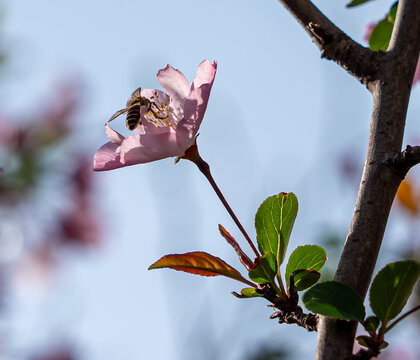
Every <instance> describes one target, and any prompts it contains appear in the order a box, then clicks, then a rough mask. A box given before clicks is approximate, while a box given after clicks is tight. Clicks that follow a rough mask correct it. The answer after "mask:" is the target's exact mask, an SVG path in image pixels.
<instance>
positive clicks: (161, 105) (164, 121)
mask: <svg viewBox="0 0 420 360" xmlns="http://www.w3.org/2000/svg"><path fill="white" fill-rule="evenodd" d="M162 94H163V96H159V93H158V92H157V91H155V92H154V95H152V96H151V97H150V98H149V99H147V102H148V104H147V109H148V111H147V113H146V114H145V117H146V118H147V120H149V121H151V122H152V123H153V124H154V125H155V126H156V127H164V126H170V127H171V128H172V129H174V130H176V129H175V126H174V125H173V124H172V123H171V122H170V121H169V119H168V117H169V116H168V110H169V103H170V101H171V98H170V97H169V95H168V94H166V93H162Z"/></svg>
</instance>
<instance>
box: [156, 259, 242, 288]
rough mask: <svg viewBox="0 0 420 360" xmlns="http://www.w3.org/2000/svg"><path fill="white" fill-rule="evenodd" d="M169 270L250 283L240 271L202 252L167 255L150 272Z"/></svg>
mask: <svg viewBox="0 0 420 360" xmlns="http://www.w3.org/2000/svg"><path fill="white" fill-rule="evenodd" d="M161 268H169V269H173V270H178V271H185V272H187V273H190V274H196V275H201V276H218V275H223V276H227V277H229V278H231V279H234V280H238V281H241V282H244V283H245V284H249V282H248V281H247V280H246V279H244V278H243V277H242V275H241V274H240V273H239V271H238V270H236V269H234V268H233V267H232V266H230V265H229V264H227V263H225V262H224V261H223V260H222V259H220V258H218V257H215V256H213V255H210V254H207V253H205V252H201V251H194V252H190V253H186V254H171V255H165V256H163V257H162V258H160V259H159V260H158V261H156V262H155V263H154V264H152V265H151V266H150V267H149V270H152V269H161Z"/></svg>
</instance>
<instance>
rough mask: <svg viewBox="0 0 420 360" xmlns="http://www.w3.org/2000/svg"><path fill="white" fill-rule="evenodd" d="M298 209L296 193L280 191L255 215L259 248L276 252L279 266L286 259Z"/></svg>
mask: <svg viewBox="0 0 420 360" xmlns="http://www.w3.org/2000/svg"><path fill="white" fill-rule="evenodd" d="M297 211H298V201H297V198H296V196H295V194H293V193H280V194H278V195H275V196H270V197H269V198H267V199H266V200H265V201H264V202H263V203H262V204H261V205H260V207H259V208H258V211H257V214H256V215H255V228H256V230H257V241H258V248H259V250H260V252H261V254H265V253H272V254H274V256H275V258H276V260H277V266H280V265H281V263H282V262H283V260H284V256H285V253H286V250H287V245H288V243H289V237H290V233H291V232H292V228H293V224H294V222H295V219H296V215H297Z"/></svg>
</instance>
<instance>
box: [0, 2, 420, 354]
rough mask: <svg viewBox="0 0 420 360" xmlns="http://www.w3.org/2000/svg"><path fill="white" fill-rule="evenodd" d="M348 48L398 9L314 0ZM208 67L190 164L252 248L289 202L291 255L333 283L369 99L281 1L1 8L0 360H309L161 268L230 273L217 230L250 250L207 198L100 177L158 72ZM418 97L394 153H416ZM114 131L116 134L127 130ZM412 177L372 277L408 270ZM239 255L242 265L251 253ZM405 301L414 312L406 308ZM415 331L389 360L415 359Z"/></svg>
mask: <svg viewBox="0 0 420 360" xmlns="http://www.w3.org/2000/svg"><path fill="white" fill-rule="evenodd" d="M315 3H316V5H317V6H319V7H320V8H321V9H322V10H323V11H324V12H325V13H326V14H327V15H328V16H329V17H330V18H331V19H332V20H333V21H334V22H336V23H337V24H338V25H339V26H340V27H341V28H342V29H343V30H344V31H345V32H347V33H348V34H349V35H350V36H351V37H352V38H353V39H355V40H356V41H359V42H361V43H362V44H366V40H365V39H364V36H365V32H366V27H367V25H368V24H371V23H374V22H377V21H378V20H380V19H381V18H382V17H383V16H384V14H385V13H386V12H387V11H388V10H389V8H390V6H391V5H392V3H393V2H392V1H385V0H381V1H377V2H373V3H369V4H367V5H365V6H362V7H360V8H355V9H346V8H345V4H346V2H345V1H328V0H321V1H315ZM204 59H210V60H211V61H213V60H217V61H218V70H217V74H216V79H215V83H214V86H213V90H212V94H211V97H210V102H209V105H208V109H207V113H206V115H205V118H204V121H203V124H202V126H201V130H200V133H201V134H200V137H199V139H198V143H199V147H200V153H201V155H202V157H203V158H204V159H205V160H206V161H207V162H209V164H210V165H211V167H212V172H213V176H214V178H215V179H216V181H217V182H218V184H219V186H220V188H221V189H222V191H223V192H224V194H225V196H226V198H227V199H228V201H229V203H230V204H231V206H232V208H233V209H234V210H235V211H236V214H237V216H238V217H239V219H240V220H241V221H242V223H243V225H244V227H245V228H246V229H247V231H248V233H249V234H250V235H252V237H255V231H254V227H253V221H254V215H255V212H256V210H257V208H258V206H259V204H260V203H261V202H262V201H263V200H264V199H265V198H267V197H268V196H270V195H274V194H277V193H279V192H282V191H285V192H290V191H293V192H294V193H295V194H296V195H297V197H298V199H299V206H300V209H299V214H298V218H297V220H296V223H295V227H294V230H293V234H292V237H291V241H290V245H289V251H288V254H290V252H291V251H292V250H293V249H294V248H295V247H297V246H298V245H302V244H319V245H322V246H324V247H326V249H327V252H328V257H329V260H328V262H327V269H326V271H325V274H324V275H323V276H324V279H326V278H328V277H332V276H333V271H334V269H335V266H336V263H337V260H338V256H339V253H340V252H341V249H342V246H343V242H344V239H345V235H346V231H347V227H348V225H349V223H350V220H351V215H352V211H353V207H354V203H355V199H356V192H357V187H358V182H359V180H360V175H361V171H362V166H363V158H364V153H365V148H366V144H367V138H368V130H369V121H370V111H371V106H372V101H371V97H370V94H369V93H368V91H367V90H366V89H365V88H364V87H363V86H361V85H360V84H359V83H358V82H357V81H356V80H355V79H354V78H352V77H351V76H349V75H348V74H346V73H345V72H344V71H343V70H342V69H340V68H339V67H338V66H337V65H335V64H333V63H332V62H329V61H325V60H322V59H320V54H319V51H318V49H317V48H316V47H315V46H314V45H313V44H312V42H311V41H310V39H309V37H308V36H307V35H306V34H305V32H304V31H303V30H302V29H301V28H300V26H299V25H298V24H297V23H296V22H295V20H294V19H293V18H292V17H291V16H290V15H289V14H288V13H287V12H286V10H285V9H284V8H283V7H282V6H281V5H280V4H279V3H278V2H277V1H275V0H271V1H264V2H257V1H250V0H243V1H238V0H232V1H229V2H226V1H221V0H214V1H211V2H204V1H196V2H191V1H186V0H180V1H177V2H173V1H168V0H162V1H160V2H151V1H144V0H137V1H136V0H119V1H114V0H109V1H106V2H105V1H96V0H91V1H89V2H86V1H81V0H75V1H71V2H69V1H67V2H64V1H51V0H50V1H48V0H39V1H36V2H32V1H26V0H3V1H0V61H1V62H0V168H1V175H0V176H1V178H0V358H1V359H7V360H9V359H10V360H12V359H13V360H14V359H16V360H21V359H28V360H86V359H89V360H99V359H100V360H111V359H157V360H159V359H174V360H189V359H199V360H213V359H227V360H239V359H248V360H257V359H260V360H262V359H268V360H270V359H271V360H275V359H310V358H313V355H314V351H315V343H316V334H315V333H307V332H306V330H304V329H302V328H298V327H296V326H287V325H282V326H280V325H279V324H277V323H276V321H275V320H270V319H269V315H270V314H271V312H272V311H271V310H270V309H269V308H266V307H265V305H267V304H266V303H265V301H264V300H261V299H249V300H242V299H237V298H235V297H233V296H232V295H231V293H230V292H231V291H232V290H234V291H239V290H240V289H241V286H240V284H237V283H235V282H233V281H232V280H229V279H224V278H221V277H220V278H219V277H217V278H202V277H196V276H192V275H188V274H184V273H180V272H175V271H170V270H160V271H158V270H154V271H150V272H149V271H147V268H148V266H149V265H150V264H152V263H153V262H154V261H156V260H157V259H158V258H160V257H161V256H162V255H164V254H169V253H183V252H188V251H193V250H200V251H207V252H209V253H211V254H213V255H216V256H219V257H221V258H223V259H224V260H225V261H227V262H228V263H230V264H231V265H232V266H234V267H236V268H238V269H240V268H241V264H240V263H239V261H238V259H237V257H236V254H235V253H234V252H233V251H232V249H231V248H230V247H229V245H228V244H227V243H226V242H225V241H224V240H223V239H222V238H221V236H220V235H219V232H218V228H217V225H218V224H222V225H223V226H225V227H226V228H227V230H228V231H229V232H230V233H231V234H232V235H233V236H235V237H236V238H237V239H238V240H239V241H240V242H241V244H242V245H243V248H244V249H248V248H247V245H246V244H245V242H244V241H242V238H241V235H240V233H239V231H238V230H237V229H236V227H235V225H234V224H233V222H232V220H231V219H230V218H229V216H228V214H227V213H226V211H225V209H224V208H223V207H222V205H221V204H220V203H219V201H218V199H217V197H216V195H215V194H214V193H213V192H212V189H211V188H210V186H209V184H208V183H206V180H205V179H204V177H203V176H202V174H201V173H199V172H198V171H197V170H196V169H195V168H194V166H193V164H191V163H187V162H185V161H181V162H179V163H178V164H177V165H173V160H172V159H166V160H163V161H159V162H155V163H151V164H145V165H138V166H132V167H128V168H123V169H119V170H113V171H110V172H102V173H93V172H92V171H91V166H92V159H93V155H94V153H95V151H96V150H97V149H98V148H99V147H100V146H101V145H102V144H103V143H105V142H106V141H107V139H106V137H105V132H104V127H103V125H104V123H105V122H106V120H107V119H109V117H110V116H111V115H112V114H113V113H114V112H115V111H116V110H118V109H121V108H123V107H124V105H125V103H126V100H127V98H128V97H129V95H130V94H131V92H132V91H133V90H134V89H136V88H137V87H139V86H141V87H143V88H158V89H159V88H160V86H159V83H158V82H157V79H156V76H155V75H156V72H157V70H159V69H161V68H163V67H165V66H166V64H168V63H169V64H171V65H172V66H173V67H175V68H177V69H179V70H181V71H182V72H183V73H184V74H185V76H186V77H187V79H188V80H190V81H191V80H192V79H193V77H194V74H195V70H196V67H197V65H198V64H199V63H200V62H201V61H202V60H204ZM419 91H420V89H419V86H417V87H415V88H414V90H413V92H412V96H411V102H410V107H409V111H408V118H407V131H406V137H405V141H404V146H405V145H406V144H410V145H419V142H420V131H419V127H418V124H417V123H416V121H417V120H418V119H419V114H420V101H419V94H420V93H419ZM113 125H115V126H116V128H117V129H118V130H121V131H122V132H125V133H127V132H126V130H124V120H123V119H119V120H116V121H115V122H114V123H113ZM419 194H420V172H419V169H414V170H412V171H411V172H410V174H409V177H408V178H407V181H406V182H405V183H404V187H403V188H401V189H400V192H399V197H398V201H396V204H395V206H394V209H393V210H392V213H391V220H390V222H389V225H388V228H387V233H386V236H385V239H384V243H383V248H382V250H381V253H380V258H379V262H378V269H380V268H381V267H382V266H384V265H385V264H386V263H387V262H390V261H396V260H400V259H402V258H404V257H407V256H408V257H416V258H418V257H419V240H420V238H419V237H420V235H419V234H420V231H419V230H420V225H419V211H420V209H419V202H420V201H419V200H420V198H419V196H420V195H419ZM248 254H249V255H251V254H252V253H251V252H250V251H249V252H248ZM417 303H418V300H417ZM418 326H419V323H418V322H417V320H416V318H415V317H414V316H412V318H411V319H409V320H406V321H405V326H399V327H396V328H395V330H393V331H392V332H391V333H390V337H389V339H388V342H389V343H390V344H391V346H390V349H391V350H386V351H384V354H383V355H381V356H382V358H383V359H385V358H388V359H391V358H404V359H416V356H415V354H418V352H419V350H420V348H419V343H418V341H417V339H416V336H417V335H416V334H418Z"/></svg>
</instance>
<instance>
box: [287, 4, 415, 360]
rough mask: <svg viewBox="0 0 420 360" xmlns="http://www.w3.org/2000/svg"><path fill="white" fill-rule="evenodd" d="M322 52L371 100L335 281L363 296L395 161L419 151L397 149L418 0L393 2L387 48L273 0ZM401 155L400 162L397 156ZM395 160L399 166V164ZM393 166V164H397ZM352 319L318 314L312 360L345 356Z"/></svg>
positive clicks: (308, 10)
mask: <svg viewBox="0 0 420 360" xmlns="http://www.w3.org/2000/svg"><path fill="white" fill-rule="evenodd" d="M279 1H280V2H281V3H282V4H283V5H284V6H285V7H286V9H287V10H288V11H289V12H290V13H291V14H292V15H293V16H294V17H295V18H296V19H297V21H298V22H299V23H300V24H301V25H302V26H303V27H304V29H305V30H306V32H307V33H308V34H309V35H310V37H311V38H312V40H313V41H314V43H315V44H316V45H317V46H318V48H319V49H320V50H321V55H322V57H325V58H327V59H330V60H333V61H335V62H336V63H337V64H338V65H340V66H341V67H343V68H344V69H346V70H347V71H348V72H349V73H350V74H352V75H353V76H355V77H356V78H357V79H359V80H360V81H361V82H362V83H364V84H365V85H366V86H367V87H368V88H369V90H370V92H371V93H372V95H373V99H374V104H373V112H372V120H371V126H370V135H369V141H368V148H367V153H366V159H365V165H364V169H363V175H362V179H361V183H360V187H359V192H358V196H357V201H356V206H355V210H354V214H353V218H352V221H351V225H350V228H349V231H348V234H347V238H346V242H345V246H344V250H343V253H342V255H341V259H340V263H339V265H338V268H337V273H336V276H335V280H336V281H339V282H342V283H344V284H346V285H349V286H350V287H352V288H353V289H355V290H356V291H357V292H358V293H359V295H360V296H361V297H362V298H364V297H365V296H366V292H367V289H368V287H369V283H370V279H371V277H372V272H373V269H374V266H375V263H376V259H377V256H378V253H379V249H380V246H381V243H382V238H383V235H384V231H385V227H386V223H387V221H388V216H389V211H390V209H391V206H392V202H393V200H394V197H395V194H396V192H397V189H398V186H399V184H400V182H401V180H402V178H403V176H401V172H400V171H395V166H389V159H390V158H391V159H396V160H395V161H396V164H400V165H398V166H401V167H403V166H405V168H407V167H408V166H409V165H411V166H412V164H413V162H415V161H417V160H413V158H415V159H417V157H418V155H417V152H418V150H415V154H413V157H411V160H407V159H408V158H410V156H409V153H410V151H407V150H406V151H405V152H403V153H401V145H402V139H403V135H404V126H405V118H406V112H407V106H408V100H409V96H410V90H411V84H412V81H413V76H414V71H415V67H416V63H417V60H418V55H419V51H420V0H400V3H399V9H398V13H397V18H396V22H395V25H394V30H393V34H392V38H391V42H390V47H389V51H387V52H386V53H384V52H381V51H378V52H373V51H371V50H369V49H367V48H364V47H363V46H361V45H359V44H357V43H356V42H354V41H353V40H352V39H350V38H349V37H348V36H347V35H346V34H345V33H344V32H343V31H341V30H340V29H339V28H338V27H336V26H335V25H334V24H333V23H332V22H331V21H330V20H329V19H328V18H327V17H326V16H325V15H324V14H323V13H322V12H321V11H319V10H318V9H317V8H316V7H315V6H314V5H313V4H312V2H311V1H309V0H279ZM398 159H400V160H398ZM401 164H402V165H401ZM398 166H397V167H398ZM356 328H357V324H356V323H355V322H347V321H342V320H335V319H331V318H326V317H323V316H321V317H320V322H319V323H318V326H317V330H318V345H317V352H316V359H317V360H336V359H340V360H346V359H347V360H349V359H351V358H352V348H353V343H354V337H355V333H356Z"/></svg>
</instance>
